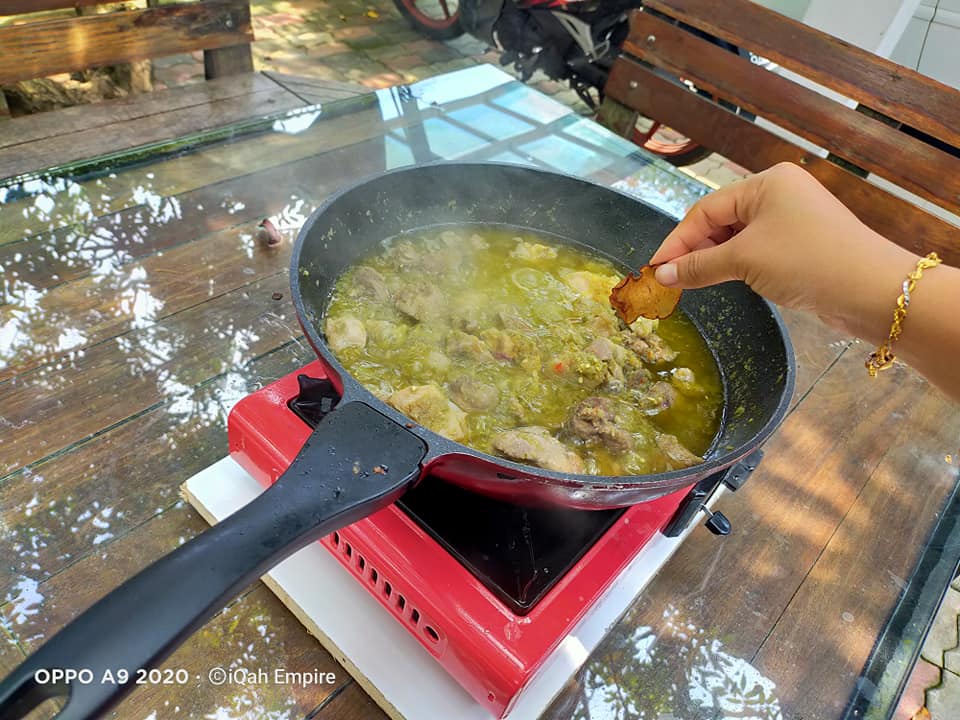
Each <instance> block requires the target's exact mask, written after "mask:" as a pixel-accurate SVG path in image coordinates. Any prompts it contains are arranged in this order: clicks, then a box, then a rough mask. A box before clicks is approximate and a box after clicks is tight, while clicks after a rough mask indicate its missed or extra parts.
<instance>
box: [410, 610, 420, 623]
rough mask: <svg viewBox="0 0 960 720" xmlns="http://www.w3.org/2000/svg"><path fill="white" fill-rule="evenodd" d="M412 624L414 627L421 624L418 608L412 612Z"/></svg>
mask: <svg viewBox="0 0 960 720" xmlns="http://www.w3.org/2000/svg"><path fill="white" fill-rule="evenodd" d="M410 622H412V623H413V624H414V625H416V624H417V623H419V622H420V611H419V610H417V609H416V608H414V609H413V610H411V611H410Z"/></svg>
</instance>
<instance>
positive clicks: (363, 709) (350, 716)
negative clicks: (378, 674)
mask: <svg viewBox="0 0 960 720" xmlns="http://www.w3.org/2000/svg"><path fill="white" fill-rule="evenodd" d="M388 719H389V716H388V715H387V714H386V713H385V712H383V710H381V709H380V707H379V706H378V705H377V704H376V703H375V702H374V701H373V700H371V699H370V696H369V695H367V694H366V693H365V692H364V691H363V688H361V687H360V686H359V685H358V684H357V683H356V681H354V682H352V683H350V684H349V685H347V686H346V687H345V688H344V689H343V691H342V692H340V693H339V694H338V695H337V696H336V697H334V698H331V700H330V701H329V702H327V703H325V704H324V705H322V706H321V707H320V708H318V710H317V712H316V714H315V715H311V716H310V720H388ZM451 720H452V718H451Z"/></svg>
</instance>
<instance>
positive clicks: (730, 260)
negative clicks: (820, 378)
mask: <svg viewBox="0 0 960 720" xmlns="http://www.w3.org/2000/svg"><path fill="white" fill-rule="evenodd" d="M958 242H960V231H958ZM917 260H919V257H918V256H917V255H914V254H913V253H911V252H910V251H908V250H905V249H903V248H901V247H899V246H898V245H895V244H893V243H891V242H890V241H888V240H886V239H885V238H884V237H882V236H881V235H879V234H878V233H876V232H874V231H873V230H871V229H870V228H868V227H867V226H866V225H864V224H863V223H861V222H860V221H859V220H858V219H857V218H856V216H854V215H853V213H851V212H850V211H849V210H848V209H847V208H846V207H844V206H843V205H842V204H841V203H840V201H839V200H837V199H836V198H835V197H833V195H831V194H830V193H829V192H828V191H827V190H826V189H825V188H824V187H823V186H822V185H820V183H818V182H817V181H816V180H815V179H814V178H813V177H812V176H811V175H809V174H808V173H807V172H805V171H804V170H802V169H800V168H799V167H797V166H796V165H789V164H781V165H777V166H775V167H773V168H770V169H769V170H766V171H764V172H762V173H759V174H757V175H753V176H751V177H750V178H748V179H746V180H743V181H741V182H738V183H735V184H733V185H730V186H727V187H725V188H723V189H721V190H718V191H717V192H715V193H713V194H712V195H709V196H707V197H706V198H704V199H703V200H701V201H700V202H699V203H697V204H696V205H695V206H694V207H693V208H692V209H691V210H690V212H689V213H688V215H687V217H686V218H684V220H683V221H682V222H681V223H680V224H679V225H678V226H677V227H676V229H675V230H674V231H673V232H672V233H671V234H670V235H669V236H668V237H667V239H666V240H664V242H663V245H661V247H660V249H659V250H657V252H656V253H655V254H654V256H653V257H652V258H651V260H650V262H651V264H654V265H660V267H658V268H657V279H658V280H659V281H660V282H661V283H663V284H664V285H671V286H675V287H681V288H696V287H704V286H706V285H713V284H715V283H718V282H723V281H726V280H743V281H745V282H746V283H747V284H748V285H750V287H751V288H753V290H755V291H756V292H757V293H759V294H761V295H763V296H765V297H767V298H768V299H770V300H772V301H773V302H776V303H778V304H780V305H784V306H787V307H791V308H796V309H799V310H807V311H810V312H814V313H816V314H817V315H818V316H819V317H820V318H821V319H822V320H823V321H824V322H826V323H827V324H829V325H830V326H831V327H834V328H836V329H838V330H841V331H843V332H846V333H849V334H851V335H856V336H858V337H861V338H863V339H864V340H866V341H868V342H869V343H871V344H873V345H874V346H876V345H879V344H880V343H881V342H882V341H884V340H885V339H886V338H887V336H888V334H889V332H890V325H891V323H892V321H893V311H894V308H895V307H896V299H897V296H898V295H899V294H900V292H901V286H902V284H903V281H904V279H905V278H906V277H907V274H908V273H910V272H912V271H913V270H914V269H915V268H916V265H917ZM893 352H894V354H895V355H896V356H897V357H898V358H899V359H902V360H903V361H905V362H907V363H909V364H910V365H912V366H913V367H914V368H916V370H917V371H918V372H920V373H921V374H923V375H924V376H926V377H927V378H928V379H929V380H930V381H931V382H932V383H934V384H935V385H937V386H939V387H940V388H941V389H943V390H944V391H945V392H946V393H947V394H948V395H950V396H951V397H952V398H954V399H956V400H958V401H960V370H958V369H957V365H958V363H957V359H958V358H960V270H958V269H957V268H953V267H949V266H946V265H940V266H938V267H935V268H931V269H928V270H926V271H924V273H923V277H922V279H921V280H920V281H919V282H918V283H917V287H916V290H915V292H914V293H913V296H912V298H911V303H910V306H909V308H908V310H907V317H906V318H905V320H904V321H903V332H902V334H901V336H900V338H899V339H898V340H897V342H896V343H894V346H893ZM864 359H866V358H864ZM864 373H865V374H866V370H864Z"/></svg>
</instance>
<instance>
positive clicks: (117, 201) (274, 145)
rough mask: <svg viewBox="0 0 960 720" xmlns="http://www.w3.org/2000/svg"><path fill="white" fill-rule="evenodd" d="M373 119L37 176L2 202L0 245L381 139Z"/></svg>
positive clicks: (375, 114) (401, 122)
mask: <svg viewBox="0 0 960 720" xmlns="http://www.w3.org/2000/svg"><path fill="white" fill-rule="evenodd" d="M411 122H414V121H413V120H412V119H410V118H400V119H397V120H395V121H393V123H392V125H393V126H394V127H404V126H405V125H407V124H409V123H411ZM380 123H381V120H380V114H379V111H377V110H372V109H371V110H370V111H369V112H364V113H360V114H351V115H349V116H345V117H341V118H333V119H330V120H327V121H325V122H324V124H323V131H322V132H321V131H313V132H310V133H304V134H303V135H300V136H298V135H286V134H283V133H274V134H270V135H267V136H252V137H248V138H243V139H240V140H238V141H235V142H232V143H229V144H226V145H212V146H210V147H208V148H205V149H203V151H200V152H195V153H190V154H188V155H184V156H181V157H174V158H169V159H165V160H160V161H157V162H154V163H152V164H151V165H149V166H148V167H144V168H140V169H132V170H130V171H128V172H125V173H124V174H123V176H122V177H111V176H110V175H107V176H103V177H98V178H96V179H94V180H88V181H83V182H80V183H74V182H72V181H70V182H67V183H51V182H43V181H37V182H38V184H39V185H40V187H41V188H42V190H41V192H39V194H37V195H30V196H28V197H25V198H22V199H18V200H13V201H9V202H7V203H5V204H4V205H3V206H2V210H0V212H2V213H3V222H2V223H0V245H2V244H4V243H9V242H16V241H19V240H22V239H23V238H24V237H28V236H30V235H35V234H39V233H38V229H39V230H42V231H44V232H54V231H55V230H57V229H58V228H62V227H67V226H72V225H75V224H76V223H78V222H90V221H92V220H94V219H96V218H97V217H100V216H103V215H107V214H109V213H112V212H117V211H120V210H123V209H125V208H128V207H132V206H136V205H140V204H142V203H143V202H144V200H143V198H144V197H145V198H146V199H147V200H151V199H152V200H153V201H154V202H161V201H162V198H163V197H164V196H169V195H177V194H180V193H184V192H188V191H190V190H196V189H198V188H202V187H204V186H207V185H211V184H213V183H216V182H218V181H221V180H229V179H232V178H235V177H237V176H238V175H246V174H249V173H250V172H251V170H252V169H254V168H258V169H268V168H273V167H277V166H280V165H283V164H285V163H288V162H291V161H294V160H301V159H303V158H306V157H310V156H312V155H316V154H320V153H323V152H327V151H330V150H341V149H343V150H345V149H346V148H347V147H349V146H350V145H354V144H357V143H361V142H364V141H368V140H373V141H374V142H381V143H382V140H380V135H381V132H382V128H381V126H380ZM384 162H385V161H384ZM383 167H385V165H384V166H383ZM71 192H72V193H73V195H70V193H71ZM64 193H66V194H67V195H68V197H65V196H64ZM138 198H141V199H138ZM51 208H52V209H51Z"/></svg>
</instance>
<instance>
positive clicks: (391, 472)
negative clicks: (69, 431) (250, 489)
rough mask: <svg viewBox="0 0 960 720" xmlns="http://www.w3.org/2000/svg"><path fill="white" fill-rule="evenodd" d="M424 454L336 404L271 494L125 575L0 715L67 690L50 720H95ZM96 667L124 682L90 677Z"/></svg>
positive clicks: (0, 698) (365, 412)
mask: <svg viewBox="0 0 960 720" xmlns="http://www.w3.org/2000/svg"><path fill="white" fill-rule="evenodd" d="M426 449H427V447H426V444H425V443H424V442H423V440H421V439H420V438H418V437H417V436H416V435H414V434H413V433H411V432H410V431H409V430H405V429H404V428H403V427H401V426H400V425H398V424H397V423H395V422H394V421H393V420H390V419H389V418H387V417H386V416H384V415H382V414H381V413H379V412H377V411H376V410H374V409H373V408H371V407H370V406H368V405H364V404H363V403H360V402H351V403H347V404H346V405H343V406H341V407H339V408H337V409H336V410H335V411H334V412H332V413H330V414H329V415H327V416H326V417H325V418H324V419H323V420H322V421H321V422H320V424H319V425H318V426H317V428H316V429H315V430H314V431H313V435H311V436H310V438H309V439H308V440H307V442H306V444H305V445H304V446H303V449H302V450H301V451H300V454H299V455H297V458H296V459H295V460H294V461H293V463H292V464H291V465H290V467H289V468H288V469H287V471H286V472H285V473H284V474H283V476H282V477H281V478H280V479H279V480H278V481H277V482H276V483H275V484H274V485H273V486H272V487H271V488H269V489H268V490H267V491H266V492H264V493H262V494H261V495H260V496H259V497H257V498H256V499H255V500H254V501H253V502H251V503H250V504H248V505H246V506H245V507H243V508H241V509H240V510H238V511H237V512H235V513H234V514H233V515H231V516H230V517H228V518H226V519H224V520H223V521H222V522H220V523H218V524H217V525H214V526H213V527H212V528H210V529H209V530H207V531H206V532H204V533H201V534H200V535H198V536H197V537H195V538H193V539H192V540H190V541H189V542H187V543H185V544H184V545H181V546H180V547H179V548H177V549H176V550H174V551H173V552H172V553H170V554H169V555H166V556H164V557H162V558H161V559H159V560H157V561H156V562H155V563H153V564H152V565H150V566H149V567H148V568H146V569H145V570H143V571H142V572H140V573H139V574H138V575H136V576H134V577H133V578H131V579H130V580H127V581H126V582H125V583H124V584H123V585H121V586H120V587H119V588H117V589H116V590H114V591H113V592H111V593H109V594H108V595H107V596H106V597H104V598H102V599H101V600H99V601H98V602H97V603H96V604H95V605H93V606H92V607H91V608H90V609H88V610H87V611H86V612H84V613H83V614H82V615H80V617H78V618H77V619H75V620H74V621H73V622H71V623H70V624H69V625H67V626H66V627H65V628H63V629H62V630H61V631H60V632H59V633H57V634H56V635H55V636H54V637H53V638H51V639H50V640H48V641H47V642H46V643H45V644H44V645H43V646H42V647H41V648H40V649H39V650H38V651H37V652H36V653H34V654H33V655H31V656H30V657H29V658H27V659H26V660H25V661H24V662H23V664H21V665H20V666H19V667H18V668H17V669H16V670H14V671H13V673H11V674H10V676H9V677H7V678H6V679H5V680H4V681H3V682H2V683H0V720H16V719H18V718H22V717H24V716H26V715H27V714H28V713H29V712H30V711H31V710H32V709H33V708H34V707H36V706H37V705H39V704H40V703H41V702H43V701H44V700H46V699H47V698H50V697H64V696H67V695H69V699H67V701H66V705H65V706H64V708H63V710H61V711H60V713H59V714H58V715H57V716H56V718H57V720H88V719H91V718H96V717H98V716H99V715H101V714H102V713H104V712H105V711H106V710H107V709H109V708H110V707H111V706H112V705H114V704H116V703H117V702H119V701H120V699H121V698H122V697H123V696H124V695H126V694H127V693H128V692H130V691H131V690H132V689H133V688H135V687H136V684H135V680H136V678H137V671H138V670H139V669H150V668H154V667H157V666H158V665H159V664H160V663H161V662H162V661H163V659H164V658H165V657H167V656H168V655H169V654H170V653H172V652H173V651H174V650H175V649H176V648H177V647H178V646H179V645H180V644H181V643H182V642H183V641H184V640H186V639H187V637H189V636H190V635H191V634H192V633H193V632H194V631H195V630H197V629H198V628H199V627H200V626H201V625H203V623H204V622H205V621H206V620H207V619H208V618H210V617H211V616H212V615H214V614H215V613H216V612H217V611H219V610H220V609H221V608H222V607H224V605H226V603H227V602H228V601H229V600H230V599H231V598H233V597H234V596H235V595H237V594H238V593H239V592H240V591H241V590H243V589H244V588H245V587H247V586H248V585H250V584H251V583H252V582H253V581H255V580H256V579H257V578H258V577H260V576H261V575H263V574H264V573H265V572H266V571H267V570H269V569H270V568H271V567H273V566H274V565H276V564H277V563H279V562H280V561H281V560H283V559H284V558H285V557H287V556H288V555H291V554H292V553H294V552H296V551H297V550H299V549H300V548H302V547H304V546H306V545H308V544H309V543H311V542H312V541H314V540H317V539H319V538H321V537H323V536H324V535H327V534H328V533H331V532H333V531H334V530H337V529H338V528H341V527H344V526H345V525H349V524H350V523H352V522H355V521H356V520H359V519H361V518H363V517H365V516H367V515H369V514H371V513H373V512H375V511H377V510H379V509H381V508H384V507H386V506H387V505H389V504H390V503H392V502H393V501H394V500H396V499H397V498H398V497H400V495H402V494H403V492H404V491H405V490H406V489H407V487H408V486H409V485H410V484H411V483H412V482H414V481H415V480H416V479H417V478H418V477H419V474H420V463H421V461H422V460H423V457H424V455H425V453H426ZM54 669H60V670H89V671H91V675H92V677H93V681H92V682H90V683H83V684H81V683H79V682H77V681H74V682H72V683H69V684H67V683H65V682H62V681H61V682H57V683H48V682H38V681H37V673H38V671H49V670H54ZM108 670H109V671H110V672H111V673H112V676H113V677H114V678H116V677H117V676H118V671H126V673H127V677H128V678H129V680H128V681H127V682H126V683H125V684H119V683H117V684H114V683H111V682H106V683H103V682H101V680H102V679H103V678H104V677H105V674H106V672H107V671H108ZM39 677H40V679H41V680H44V681H45V680H46V674H45V673H44V672H40V674H39Z"/></svg>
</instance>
